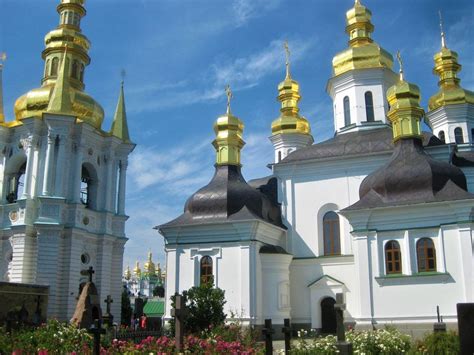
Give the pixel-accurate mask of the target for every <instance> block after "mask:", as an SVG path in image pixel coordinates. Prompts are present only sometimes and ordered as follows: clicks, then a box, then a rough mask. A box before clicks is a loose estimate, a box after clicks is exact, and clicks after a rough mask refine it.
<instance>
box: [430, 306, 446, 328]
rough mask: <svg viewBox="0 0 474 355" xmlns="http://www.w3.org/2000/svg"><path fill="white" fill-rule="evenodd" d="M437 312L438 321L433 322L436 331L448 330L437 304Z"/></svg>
mask: <svg viewBox="0 0 474 355" xmlns="http://www.w3.org/2000/svg"><path fill="white" fill-rule="evenodd" d="M436 314H437V318H438V321H437V322H436V323H435V324H433V331H434V332H435V333H436V332H446V323H444V322H443V317H441V316H440V314H439V306H436Z"/></svg>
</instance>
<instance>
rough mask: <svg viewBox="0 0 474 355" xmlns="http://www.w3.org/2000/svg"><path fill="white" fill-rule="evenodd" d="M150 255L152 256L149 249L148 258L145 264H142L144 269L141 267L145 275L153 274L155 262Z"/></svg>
mask: <svg viewBox="0 0 474 355" xmlns="http://www.w3.org/2000/svg"><path fill="white" fill-rule="evenodd" d="M151 257H152V254H151V251H149V252H148V260H147V262H146V263H145V266H144V269H143V271H144V273H145V275H147V276H155V264H154V263H153V261H152V260H151Z"/></svg>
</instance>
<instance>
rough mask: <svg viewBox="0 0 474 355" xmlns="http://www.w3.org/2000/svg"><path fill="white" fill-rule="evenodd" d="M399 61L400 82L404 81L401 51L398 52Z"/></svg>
mask: <svg viewBox="0 0 474 355" xmlns="http://www.w3.org/2000/svg"><path fill="white" fill-rule="evenodd" d="M397 60H398V65H399V67H400V69H399V73H400V81H403V61H402V56H401V55H400V51H397Z"/></svg>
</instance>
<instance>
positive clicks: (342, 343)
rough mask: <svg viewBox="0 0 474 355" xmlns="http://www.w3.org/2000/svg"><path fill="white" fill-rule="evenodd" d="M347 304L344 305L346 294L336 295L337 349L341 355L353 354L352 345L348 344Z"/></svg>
mask: <svg viewBox="0 0 474 355" xmlns="http://www.w3.org/2000/svg"><path fill="white" fill-rule="evenodd" d="M345 309H346V304H345V303H344V294H342V293H336V304H335V305H334V310H335V311H336V333H337V343H336V346H337V349H338V350H339V354H341V355H346V354H352V344H351V343H348V342H346V333H345V331H346V330H345V327H344V311H345Z"/></svg>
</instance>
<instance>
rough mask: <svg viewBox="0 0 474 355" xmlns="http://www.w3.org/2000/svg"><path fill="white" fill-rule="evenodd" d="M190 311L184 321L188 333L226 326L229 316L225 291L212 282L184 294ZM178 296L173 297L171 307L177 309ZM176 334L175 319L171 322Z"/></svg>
mask: <svg viewBox="0 0 474 355" xmlns="http://www.w3.org/2000/svg"><path fill="white" fill-rule="evenodd" d="M183 296H185V297H186V309H187V311H188V313H187V316H186V318H185V321H184V329H185V331H186V333H189V334H198V333H200V332H201V331H203V330H207V329H209V328H210V327H217V326H219V325H222V324H224V322H225V319H226V317H227V315H226V314H225V313H224V305H225V303H226V300H225V291H223V290H221V289H220V288H217V287H214V285H213V283H212V282H208V283H202V284H201V285H200V286H197V287H196V286H195V287H192V288H190V289H189V290H188V291H184V292H183ZM175 299H176V296H175V295H174V296H171V306H172V307H173V308H174V307H175ZM170 323H171V328H172V331H173V332H174V319H173V320H172V321H171V322H170Z"/></svg>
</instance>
